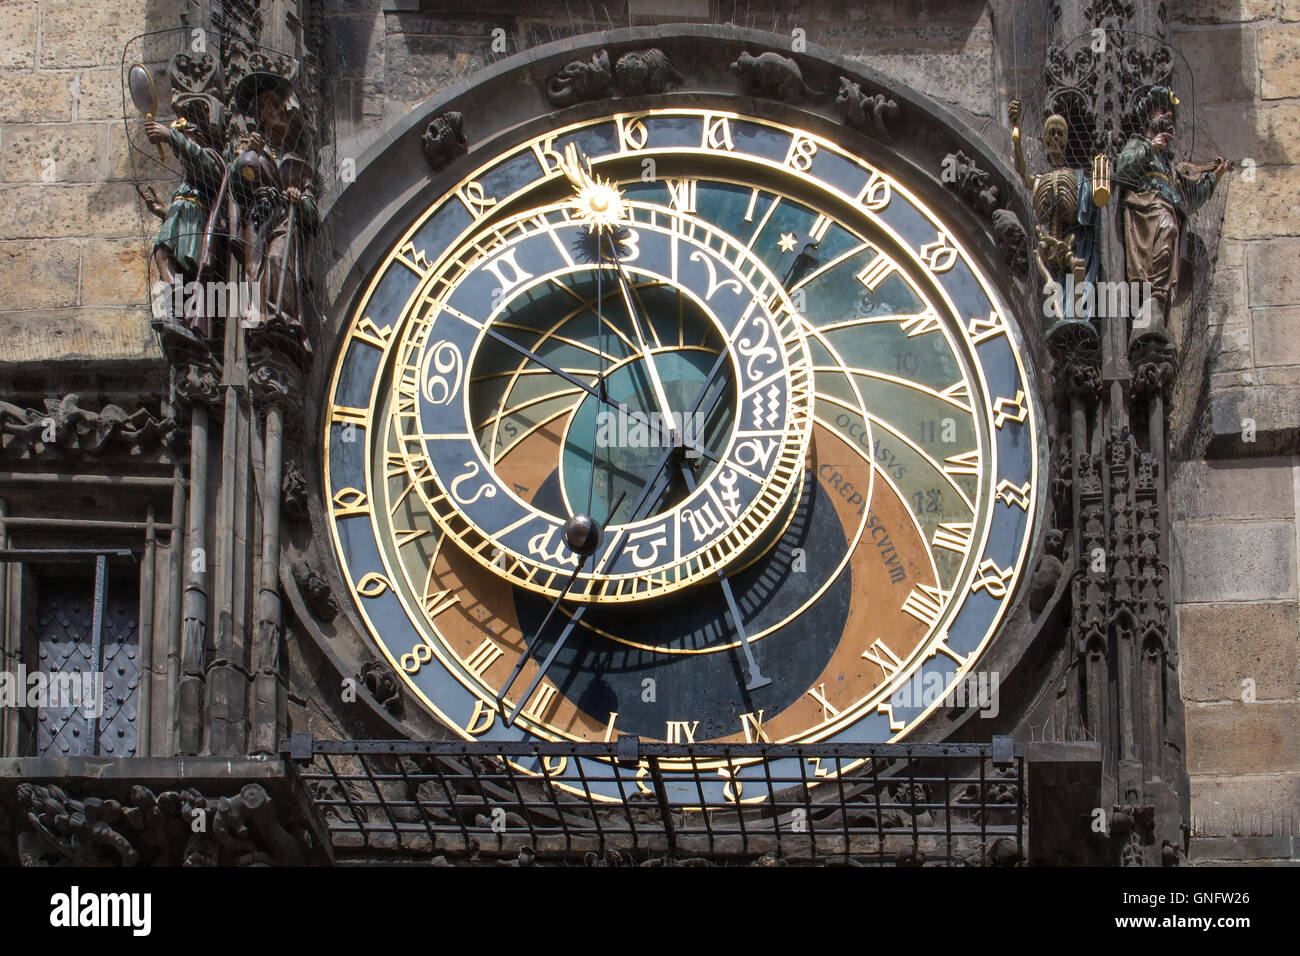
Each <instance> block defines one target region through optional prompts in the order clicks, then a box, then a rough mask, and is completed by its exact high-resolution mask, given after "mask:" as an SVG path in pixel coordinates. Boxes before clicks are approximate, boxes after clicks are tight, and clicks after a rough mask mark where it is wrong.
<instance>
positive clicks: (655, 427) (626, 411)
mask: <svg viewBox="0 0 1300 956" xmlns="http://www.w3.org/2000/svg"><path fill="white" fill-rule="evenodd" d="M482 332H483V334H484V335H486V336H489V337H490V338H492V339H493V340H495V341H497V342H500V343H501V344H502V345H504V346H506V347H508V348H511V349H514V350H515V351H516V352H518V353H519V354H520V355H522V356H524V357H525V358H527V359H529V360H530V361H533V362H536V363H537V364H538V365H540V366H541V367H542V368H544V369H546V370H547V371H549V372H551V373H552V374H554V375H558V376H559V377H560V378H562V379H564V380H565V381H566V382H568V383H569V384H570V385H573V386H576V387H577V388H580V389H582V390H583V391H584V392H586V393H587V394H588V395H591V396H592V397H594V398H595V399H597V400H598V401H600V402H602V403H604V404H606V405H609V406H612V407H613V408H615V409H616V410H617V411H618V412H619V414H620V415H626V416H627V417H628V419H629V420H630V421H634V422H636V423H637V424H640V425H645V426H647V427H648V428H650V429H651V430H652V431H654V432H656V433H657V434H659V435H660V436H661V437H665V438H669V439H673V437H674V436H673V434H672V431H671V430H669V429H665V428H664V427H663V425H662V424H657V423H655V422H654V421H652V420H651V419H650V418H649V417H647V416H646V415H644V414H643V413H641V412H635V411H633V410H632V409H630V408H628V407H627V406H626V405H624V404H623V403H622V402H619V401H615V400H614V399H612V398H610V397H609V395H608V394H605V393H604V389H602V388H597V387H596V386H595V385H591V384H589V383H587V382H584V381H583V380H582V379H580V378H578V377H577V376H576V375H574V374H573V373H571V372H566V371H565V370H564V369H562V368H560V367H559V366H558V365H556V364H555V363H553V362H549V361H547V360H546V359H544V358H542V357H541V356H540V355H538V354H537V353H536V352H534V351H533V350H532V349H530V348H528V346H526V345H520V344H519V343H518V342H516V341H514V340H513V339H511V338H510V337H509V336H506V335H502V334H501V333H500V332H498V331H497V330H496V329H494V328H492V327H491V326H488V325H485V326H483V327H482ZM722 354H723V355H726V351H725V350H724V351H723V353H722ZM665 432H667V434H665ZM670 444H672V442H671V441H670ZM687 448H688V450H690V451H693V452H695V454H696V456H697V457H698V456H701V455H702V456H703V457H705V458H708V459H711V460H713V461H721V459H720V458H719V457H718V455H717V454H716V453H715V452H713V451H711V450H709V449H708V448H704V447H703V446H701V445H700V444H698V443H697V442H689V443H688V444H687Z"/></svg>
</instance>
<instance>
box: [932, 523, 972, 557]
mask: <svg viewBox="0 0 1300 956" xmlns="http://www.w3.org/2000/svg"><path fill="white" fill-rule="evenodd" d="M974 532H975V524H974V522H971V521H953V522H947V523H941V524H940V525H939V527H938V528H937V529H935V532H934V539H933V540H932V541H931V542H930V544H931V545H932V546H933V547H936V548H946V549H947V550H949V551H956V552H957V553H958V554H960V555H965V554H966V552H967V551H969V550H970V542H971V536H972V535H973V534H974Z"/></svg>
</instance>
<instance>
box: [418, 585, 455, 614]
mask: <svg viewBox="0 0 1300 956" xmlns="http://www.w3.org/2000/svg"><path fill="white" fill-rule="evenodd" d="M459 603H460V597H459V596H457V595H455V594H452V593H451V588H443V589H442V590H441V591H430V592H428V593H427V594H425V595H424V613H425V614H427V615H429V617H437V616H438V615H439V614H441V613H442V612H443V611H445V610H447V608H449V607H451V606H452V605H453V604H459Z"/></svg>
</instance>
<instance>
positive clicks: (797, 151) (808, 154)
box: [785, 133, 817, 173]
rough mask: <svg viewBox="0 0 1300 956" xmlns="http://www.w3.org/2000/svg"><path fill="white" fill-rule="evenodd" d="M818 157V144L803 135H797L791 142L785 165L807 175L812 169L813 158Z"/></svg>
mask: <svg viewBox="0 0 1300 956" xmlns="http://www.w3.org/2000/svg"><path fill="white" fill-rule="evenodd" d="M816 155H817V144H816V143H814V142H813V141H812V140H811V139H809V138H808V137H807V136H804V135H803V134H802V133H796V134H795V135H794V138H793V139H792V140H790V150H789V152H787V153H786V154H785V165H786V166H789V167H790V168H791V169H796V170H798V171H799V172H801V173H806V172H808V170H810V169H812V164H813V158H814V157H815V156H816Z"/></svg>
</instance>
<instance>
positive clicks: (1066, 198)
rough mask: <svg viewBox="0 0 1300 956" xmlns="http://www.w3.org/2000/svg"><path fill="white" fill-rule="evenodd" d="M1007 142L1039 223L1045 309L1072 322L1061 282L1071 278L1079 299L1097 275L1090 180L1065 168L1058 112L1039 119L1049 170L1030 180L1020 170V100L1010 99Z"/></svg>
mask: <svg viewBox="0 0 1300 956" xmlns="http://www.w3.org/2000/svg"><path fill="white" fill-rule="evenodd" d="M1009 112H1010V118H1011V127H1012V129H1011V140H1012V143H1013V145H1014V149H1015V157H1014V158H1015V165H1016V172H1018V173H1019V174H1020V178H1021V179H1023V180H1024V182H1025V185H1026V186H1028V187H1029V189H1030V192H1031V193H1032V195H1033V200H1034V218H1035V219H1036V220H1037V221H1038V225H1037V226H1036V227H1035V230H1034V232H1035V235H1036V236H1037V238H1038V244H1037V247H1036V248H1035V250H1034V262H1035V264H1036V266H1037V268H1038V273H1039V275H1040V276H1042V278H1043V281H1044V283H1045V284H1046V290H1045V291H1046V293H1047V295H1048V305H1049V307H1050V308H1051V311H1052V315H1053V317H1054V318H1055V319H1056V321H1058V322H1059V321H1061V320H1063V319H1066V318H1077V317H1078V312H1077V308H1076V301H1074V300H1073V299H1072V301H1070V302H1066V303H1063V302H1062V300H1061V282H1062V280H1063V279H1064V277H1065V276H1072V277H1073V279H1074V287H1075V289H1076V295H1081V294H1082V290H1083V287H1084V283H1085V282H1090V281H1092V280H1093V279H1095V278H1096V275H1097V256H1096V230H1095V224H1096V216H1095V214H1094V208H1093V201H1092V196H1091V185H1092V183H1091V178H1090V176H1089V175H1088V172H1087V171H1086V170H1082V169H1071V168H1070V167H1069V166H1068V165H1066V146H1067V143H1068V141H1069V133H1070V130H1069V124H1067V123H1066V121H1065V117H1064V116H1061V115H1060V114H1059V113H1052V114H1050V115H1048V116H1047V117H1045V118H1044V120H1043V148H1044V150H1045V151H1046V153H1047V161H1048V164H1049V167H1048V170H1047V171H1046V172H1044V173H1040V174H1039V175H1037V176H1030V175H1029V171H1028V169H1027V167H1026V165H1025V154H1024V151H1023V149H1022V147H1021V145H1020V101H1019V100H1013V101H1012V103H1011V109H1010V111H1009Z"/></svg>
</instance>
